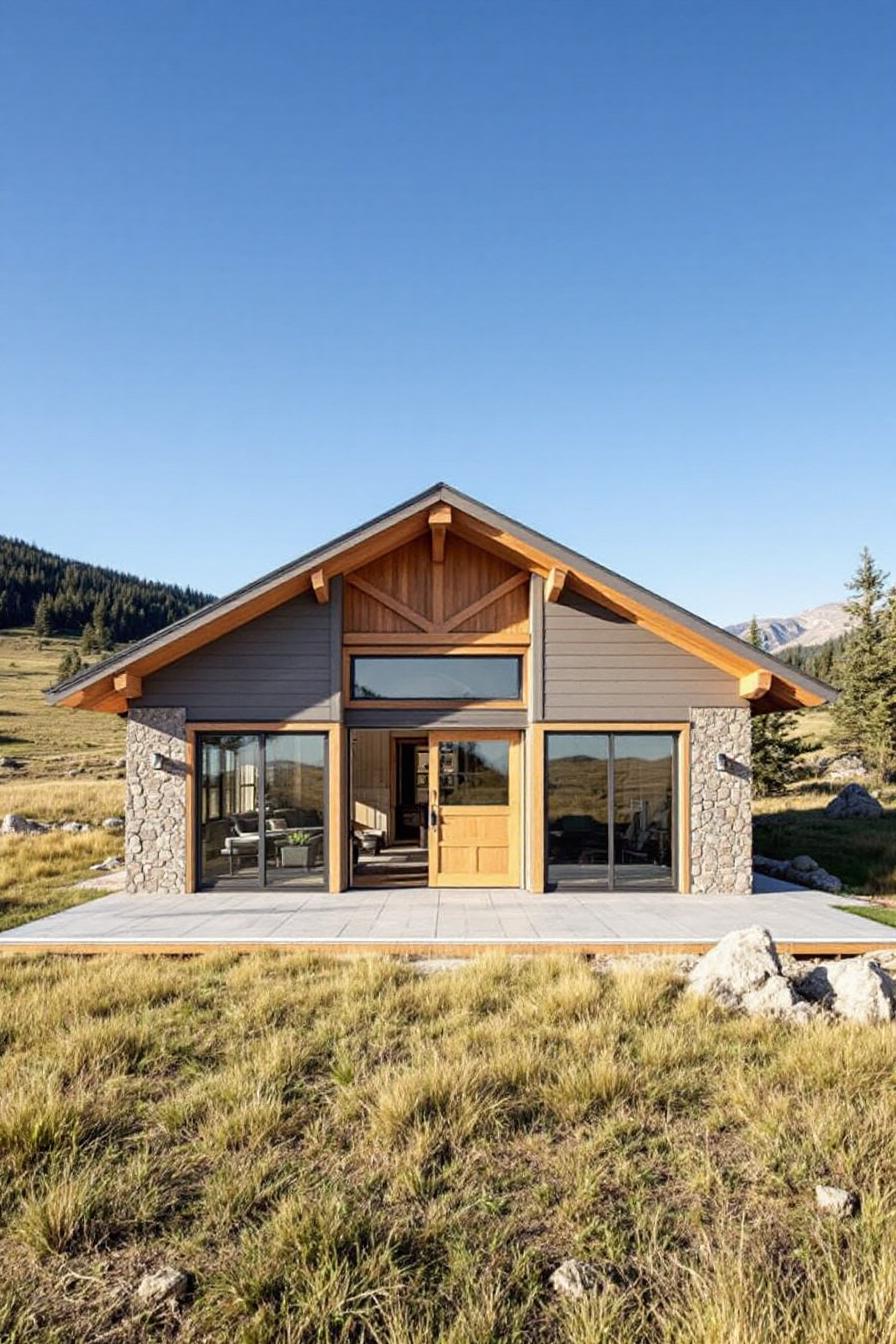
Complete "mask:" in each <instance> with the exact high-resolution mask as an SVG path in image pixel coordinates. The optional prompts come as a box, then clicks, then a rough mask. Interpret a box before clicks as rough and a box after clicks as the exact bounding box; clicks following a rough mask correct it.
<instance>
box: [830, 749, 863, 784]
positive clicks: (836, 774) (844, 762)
mask: <svg viewBox="0 0 896 1344" xmlns="http://www.w3.org/2000/svg"><path fill="white" fill-rule="evenodd" d="M824 773H825V774H826V775H827V777H828V779H832V780H834V781H835V782H838V781H840V780H841V779H864V778H865V777H866V776H867V774H868V769H867V767H866V765H865V762H864V761H863V760H862V758H861V756H859V755H857V754H856V753H854V752H848V753H847V754H846V755H845V756H835V757H834V758H833V760H830V761H827V762H826V763H825V769H824Z"/></svg>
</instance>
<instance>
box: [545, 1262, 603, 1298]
mask: <svg viewBox="0 0 896 1344" xmlns="http://www.w3.org/2000/svg"><path fill="white" fill-rule="evenodd" d="M551 1287H552V1288H553V1290H554V1292H555V1293H560V1295H561V1296H562V1297H577V1298H578V1297H584V1296H585V1294H586V1293H590V1292H591V1290H592V1289H593V1288H596V1287H597V1270H596V1269H595V1268H594V1266H593V1265H589V1264H586V1262H585V1261H584V1260H564V1261H563V1263H562V1264H561V1265H558V1266H557V1268H556V1269H555V1270H554V1272H553V1274H552V1275H551Z"/></svg>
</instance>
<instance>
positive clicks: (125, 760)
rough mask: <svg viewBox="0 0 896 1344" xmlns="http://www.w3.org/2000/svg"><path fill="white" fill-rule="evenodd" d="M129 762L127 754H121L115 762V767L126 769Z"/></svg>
mask: <svg viewBox="0 0 896 1344" xmlns="http://www.w3.org/2000/svg"><path fill="white" fill-rule="evenodd" d="M127 763H128V758H127V756H119V758H118V760H117V761H116V762H115V769H116V770H124V768H125V766H126V765H127Z"/></svg>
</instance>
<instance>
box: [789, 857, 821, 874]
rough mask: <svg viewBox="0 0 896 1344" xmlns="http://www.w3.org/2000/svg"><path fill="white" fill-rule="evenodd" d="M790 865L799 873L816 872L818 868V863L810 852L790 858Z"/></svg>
mask: <svg viewBox="0 0 896 1344" xmlns="http://www.w3.org/2000/svg"><path fill="white" fill-rule="evenodd" d="M790 866H791V868H795V869H796V870H797V872H798V873H814V872H815V871H816V869H817V868H818V864H817V863H816V862H815V860H814V859H813V858H812V857H811V856H810V855H809V854H797V856H796V858H795V859H791V860H790Z"/></svg>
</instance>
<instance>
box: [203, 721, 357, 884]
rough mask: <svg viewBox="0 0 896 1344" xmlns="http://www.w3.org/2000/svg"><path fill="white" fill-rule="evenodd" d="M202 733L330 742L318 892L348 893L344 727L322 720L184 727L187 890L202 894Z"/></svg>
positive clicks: (326, 757)
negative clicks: (322, 866)
mask: <svg viewBox="0 0 896 1344" xmlns="http://www.w3.org/2000/svg"><path fill="white" fill-rule="evenodd" d="M203 733H307V734H311V735H313V736H318V737H319V736H321V735H324V736H325V737H326V739H327V747H326V756H325V770H326V799H325V801H326V811H325V820H324V825H325V827H326V844H327V873H326V881H325V883H324V885H323V887H322V888H318V890H323V891H330V892H338V891H344V890H345V882H346V850H347V845H346V842H345V835H344V831H345V827H344V825H343V822H344V817H345V804H344V796H343V795H344V788H345V769H346V767H345V727H344V725H343V724H341V723H337V722H335V721H333V720H327V721H324V722H322V723H318V722H310V721H309V722H304V721H302V722H294V721H292V720H290V721H288V722H272V721H270V720H268V721H263V720H257V719H256V720H252V721H246V720H240V721H239V722H234V721H227V722H210V721H209V722H196V723H188V724H187V727H186V737H187V750H186V766H187V771H186V781H185V783H186V794H187V796H186V818H185V822H186V832H185V841H186V843H185V858H184V890H185V891H186V892H188V893H194V892H197V891H200V890H201V888H200V887H199V880H198V879H199V873H198V850H197V845H196V839H197V833H198V818H199V815H200V804H199V788H200V779H199V765H200V756H199V752H198V750H197V747H198V742H199V737H200V735H201V734H203Z"/></svg>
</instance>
